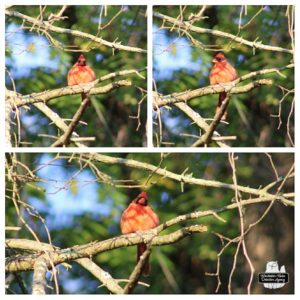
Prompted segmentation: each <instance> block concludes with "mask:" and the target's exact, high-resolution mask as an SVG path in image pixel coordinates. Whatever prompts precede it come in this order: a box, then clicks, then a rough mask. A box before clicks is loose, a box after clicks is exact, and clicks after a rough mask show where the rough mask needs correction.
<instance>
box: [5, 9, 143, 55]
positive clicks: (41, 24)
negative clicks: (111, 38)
mask: <svg viewBox="0 0 300 300" xmlns="http://www.w3.org/2000/svg"><path fill="white" fill-rule="evenodd" d="M5 15H7V16H10V17H16V18H19V19H21V20H23V22H28V23H30V24H34V25H35V26H36V27H37V28H36V30H44V31H46V32H47V31H52V32H56V33H62V34H70V35H72V36H75V37H80V38H83V39H87V40H90V41H91V42H93V43H96V44H100V45H104V46H107V47H109V48H112V49H117V50H123V51H129V52H137V53H147V50H144V49H141V48H136V47H130V46H124V45H122V44H121V43H120V42H119V43H116V42H108V41H106V40H104V39H102V38H100V37H96V36H94V35H92V34H89V33H85V32H81V31H78V30H72V29H68V28H61V27H57V26H54V25H52V24H51V22H48V21H44V20H38V19H35V18H32V17H30V16H27V15H24V14H21V13H19V12H17V11H9V10H5Z"/></svg>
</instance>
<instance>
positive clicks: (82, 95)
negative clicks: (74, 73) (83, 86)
mask: <svg viewBox="0 0 300 300" xmlns="http://www.w3.org/2000/svg"><path fill="white" fill-rule="evenodd" d="M85 99H87V101H88V104H87V106H91V100H90V98H89V96H88V94H86V93H81V102H83V101H84V100H85Z"/></svg>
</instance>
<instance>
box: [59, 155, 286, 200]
mask: <svg viewBox="0 0 300 300" xmlns="http://www.w3.org/2000/svg"><path fill="white" fill-rule="evenodd" d="M66 157H67V156H66ZM80 157H81V158H82V157H84V158H86V159H91V160H95V161H98V162H102V163H106V164H113V165H115V164H120V165H125V166H127V167H130V168H135V169H141V170H146V171H150V172H153V174H157V175H160V176H163V177H168V178H171V179H173V180H175V181H178V182H180V183H182V184H183V183H186V184H194V185H199V186H209V187H216V188H225V189H230V190H232V191H235V188H237V189H238V191H239V192H244V193H247V194H252V195H259V196H270V197H272V199H278V197H279V198H280V199H281V200H284V198H282V197H281V196H277V195H272V194H269V193H267V192H266V191H265V190H264V189H255V188H250V187H247V186H241V185H238V186H237V187H236V186H235V185H234V184H231V183H224V182H220V181H214V180H207V179H202V178H195V177H193V176H192V174H186V175H184V174H176V173H174V172H171V171H168V170H166V169H165V168H160V167H157V166H155V165H152V164H149V163H145V162H140V161H136V160H134V159H126V158H121V157H112V156H108V155H103V154H99V153H91V154H89V153H88V154H87V153H82V154H80ZM60 158H64V156H60Z"/></svg>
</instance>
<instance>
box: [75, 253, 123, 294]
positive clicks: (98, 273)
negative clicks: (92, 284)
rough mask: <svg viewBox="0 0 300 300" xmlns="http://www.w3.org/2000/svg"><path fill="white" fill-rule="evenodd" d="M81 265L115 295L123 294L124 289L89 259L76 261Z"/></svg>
mask: <svg viewBox="0 0 300 300" xmlns="http://www.w3.org/2000/svg"><path fill="white" fill-rule="evenodd" d="M75 261H76V262H77V263H78V264H79V265H81V266H82V267H83V268H85V269H86V270H87V271H89V272H90V273H91V274H92V275H93V276H95V277H96V278H97V279H98V280H99V281H100V282H102V283H103V285H104V286H106V288H107V289H108V290H109V291H110V292H111V293H113V294H123V289H122V287H120V286H119V284H118V283H117V281H116V280H115V279H114V278H112V277H111V275H110V274H109V273H108V272H105V271H104V270H103V269H101V268H100V267H99V266H98V265H96V264H95V263H94V262H93V261H92V260H91V259H89V258H79V259H76V260H75Z"/></svg>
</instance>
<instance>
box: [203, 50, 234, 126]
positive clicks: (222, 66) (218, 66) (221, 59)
mask: <svg viewBox="0 0 300 300" xmlns="http://www.w3.org/2000/svg"><path fill="white" fill-rule="evenodd" d="M212 62H213V63H215V65H214V66H213V67H212V69H211V71H210V74H209V79H210V84H211V85H214V84H219V83H226V82H230V81H233V80H235V79H237V72H236V70H235V68H234V67H233V66H232V65H231V64H230V63H229V62H228V60H227V59H226V58H225V56H224V54H223V52H217V53H216V54H215V55H214V57H213V60H212ZM225 98H226V92H221V93H220V95H219V102H218V106H217V112H218V110H219V109H220V106H221V105H222V102H223V101H224V99H225ZM226 116H227V113H226V112H225V113H224V115H223V116H222V120H226Z"/></svg>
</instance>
